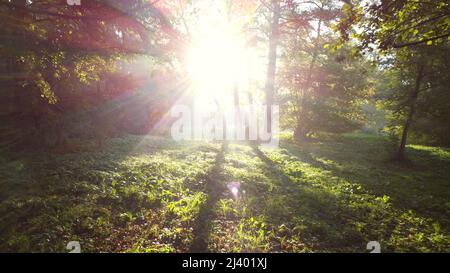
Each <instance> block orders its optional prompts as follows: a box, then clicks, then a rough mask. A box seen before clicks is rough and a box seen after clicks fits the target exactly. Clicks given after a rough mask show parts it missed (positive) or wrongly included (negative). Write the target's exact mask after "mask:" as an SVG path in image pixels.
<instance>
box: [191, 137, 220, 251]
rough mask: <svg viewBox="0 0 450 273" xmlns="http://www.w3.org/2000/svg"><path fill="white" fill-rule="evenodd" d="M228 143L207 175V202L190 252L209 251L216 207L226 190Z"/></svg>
mask: <svg viewBox="0 0 450 273" xmlns="http://www.w3.org/2000/svg"><path fill="white" fill-rule="evenodd" d="M227 148H228V147H227V143H226V142H224V143H223V144H222V148H221V150H220V151H219V152H218V153H217V155H216V159H215V162H214V166H213V167H212V168H211V170H210V171H209V172H208V174H207V175H206V185H205V190H206V194H207V200H206V202H205V203H204V205H203V206H202V207H201V208H200V211H199V213H198V216H197V219H196V220H195V223H194V230H193V240H192V244H191V246H190V248H189V252H195V253H206V252H209V250H208V239H209V235H210V232H211V228H212V221H213V219H215V212H214V207H215V205H216V203H217V202H218V201H219V199H220V195H221V193H222V192H223V191H224V190H225V188H224V186H223V183H221V181H223V179H224V177H223V171H222V169H223V164H224V162H225V153H226V151H227Z"/></svg>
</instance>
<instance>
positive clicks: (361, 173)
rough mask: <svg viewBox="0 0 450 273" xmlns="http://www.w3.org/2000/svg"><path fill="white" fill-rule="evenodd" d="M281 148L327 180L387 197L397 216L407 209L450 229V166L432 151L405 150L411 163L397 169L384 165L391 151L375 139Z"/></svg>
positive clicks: (444, 158)
mask: <svg viewBox="0 0 450 273" xmlns="http://www.w3.org/2000/svg"><path fill="white" fill-rule="evenodd" d="M281 147H282V148H284V149H286V150H287V152H288V154H290V155H291V156H292V155H293V156H296V157H298V158H299V159H300V160H301V161H303V162H306V163H308V164H310V165H311V166H314V167H317V168H320V169H322V170H326V171H329V172H331V173H330V175H331V176H337V177H339V178H341V179H345V180H347V181H348V182H350V183H355V184H360V185H362V186H363V187H364V189H366V190H368V191H369V192H370V193H372V194H374V195H376V196H384V195H387V196H389V197H390V198H391V199H390V201H391V203H392V204H393V206H394V207H396V208H398V209H400V210H402V211H409V210H412V211H414V212H416V213H417V214H418V215H420V216H425V217H428V218H431V219H433V221H435V222H438V223H440V225H441V228H443V229H444V230H446V231H447V232H448V231H449V230H450V220H449V219H448V217H445V215H448V214H449V213H450V211H449V208H448V206H446V204H447V202H448V196H449V194H450V191H449V188H448V186H447V185H448V181H449V179H450V174H449V173H448V164H449V163H450V162H449V158H446V157H445V156H443V155H440V154H439V153H437V152H436V151H437V149H436V148H423V149H420V148H421V147H418V148H417V147H414V146H412V147H408V148H407V151H406V154H407V156H408V158H409V159H410V162H411V164H408V165H404V164H401V165H399V164H396V163H394V162H392V161H390V160H389V158H390V155H391V152H392V150H391V148H392V147H391V146H390V144H389V143H388V142H387V141H385V140H384V139H381V138H365V137H350V138H339V139H335V140H329V141H325V142H323V143H320V145H319V144H316V145H314V144H312V145H308V146H299V145H297V144H287V143H283V144H281ZM318 159H325V161H324V160H318ZM327 161H328V162H327ZM324 162H327V163H324Z"/></svg>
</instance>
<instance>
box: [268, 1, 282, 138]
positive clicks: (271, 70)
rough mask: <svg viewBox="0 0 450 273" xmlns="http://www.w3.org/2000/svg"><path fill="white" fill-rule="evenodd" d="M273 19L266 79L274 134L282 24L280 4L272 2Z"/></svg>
mask: <svg viewBox="0 0 450 273" xmlns="http://www.w3.org/2000/svg"><path fill="white" fill-rule="evenodd" d="M272 8H273V17H272V24H271V30H270V32H271V33H270V38H269V65H268V67H267V78H266V88H265V90H266V105H267V131H268V132H269V133H271V132H272V108H271V106H272V104H273V97H274V93H275V72H276V65H277V46H278V34H279V33H278V32H279V29H278V28H279V23H280V3H279V1H278V0H272Z"/></svg>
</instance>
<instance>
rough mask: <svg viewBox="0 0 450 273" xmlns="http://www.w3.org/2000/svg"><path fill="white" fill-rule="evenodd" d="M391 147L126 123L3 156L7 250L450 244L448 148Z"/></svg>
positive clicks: (393, 248)
mask: <svg viewBox="0 0 450 273" xmlns="http://www.w3.org/2000/svg"><path fill="white" fill-rule="evenodd" d="M391 151H392V146H391V145H390V144H389V141H388V140H387V139H386V138H383V137H377V136H371V135H364V134H346V135H328V136H322V137H320V138H317V139H314V140H311V141H309V142H307V143H303V144H295V143H293V142H291V141H289V140H284V141H281V143H280V148H277V149H264V148H257V147H254V146H250V145H245V144H231V143H230V144H228V145H222V144H220V143H205V142H189V143H187V142H184V143H177V142H173V141H169V140H165V139H161V138H154V137H138V136H128V137H124V138H114V139H109V140H108V141H107V143H106V144H105V146H104V147H103V148H102V149H99V148H96V146H95V143H85V144H84V145H82V146H80V147H79V149H78V151H77V152H76V153H66V154H59V155H57V154H54V153H53V154H47V153H41V154H35V155H33V156H28V157H26V158H23V159H20V160H18V159H16V160H10V159H7V158H5V157H3V158H0V163H1V164H0V252H10V251H19V252H22V251H23V252H28V251H33V252H42V251H52V252H53V251H54V252H68V250H66V245H67V243H68V242H69V241H79V242H80V244H81V251H82V252H116V251H117V252H188V251H194V252H207V251H208V252H368V250H366V245H367V243H368V242H369V241H378V242H379V243H380V244H381V251H382V252H427V251H446V252H450V185H449V182H450V168H449V166H450V151H449V150H448V149H443V148H437V147H427V146H419V145H409V146H408V148H407V155H408V157H409V158H410V159H411V163H410V164H408V165H398V164H395V163H393V162H390V161H389V160H388V158H389V154H390V152H391ZM232 182H235V183H232ZM238 183H239V184H238ZM230 185H239V189H238V191H237V195H236V196H235V195H234V194H233V193H232V192H231V187H230Z"/></svg>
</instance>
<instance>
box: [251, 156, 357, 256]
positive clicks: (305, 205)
mask: <svg viewBox="0 0 450 273" xmlns="http://www.w3.org/2000/svg"><path fill="white" fill-rule="evenodd" d="M253 150H254V152H255V153H256V155H257V156H258V157H259V158H260V159H261V161H262V162H263V163H264V168H265V169H266V172H267V173H268V175H269V176H271V177H272V181H273V183H274V185H275V186H276V188H277V190H275V191H273V192H272V193H270V194H269V195H268V196H267V198H266V200H265V204H264V206H265V208H264V210H265V218H266V220H267V221H268V223H270V224H271V225H273V226H274V227H275V228H276V227H280V226H282V227H286V228H287V229H290V231H283V232H282V234H281V236H288V235H290V236H294V237H295V236H296V235H294V233H296V232H297V233H299V234H300V235H299V236H300V237H299V238H298V239H296V240H298V241H297V242H296V243H294V244H297V245H298V246H292V247H293V248H292V247H291V248H288V250H289V251H294V252H295V251H312V250H314V251H338V252H339V251H358V250H359V251H360V252H361V251H364V246H365V244H364V243H365V241H364V239H363V238H362V236H361V235H360V234H359V233H358V232H357V230H356V229H355V227H354V226H350V225H347V223H346V222H345V221H343V219H342V217H341V216H342V215H341V214H342V213H344V214H346V215H348V214H350V213H351V212H350V210H348V211H346V210H347V209H346V208H345V206H343V204H342V202H340V201H341V200H339V199H338V197H337V196H336V195H334V194H332V193H331V192H328V191H325V190H322V189H318V188H311V187H310V186H308V185H307V184H301V183H297V182H296V181H293V180H292V179H291V178H290V177H289V176H287V175H286V174H285V173H284V171H283V170H282V169H280V167H279V166H278V165H277V163H275V162H274V161H272V160H271V159H270V158H269V157H267V155H266V154H265V153H263V152H262V151H261V150H260V149H259V148H258V147H253ZM294 230H295V231H294ZM277 232H280V230H277ZM289 233H290V234H289ZM292 238H293V237H292ZM294 241H295V240H294ZM272 243H273V246H274V250H275V251H282V250H283V248H284V251H286V247H285V246H283V247H282V246H281V244H282V243H281V242H272ZM296 247H299V248H297V249H296Z"/></svg>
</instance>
